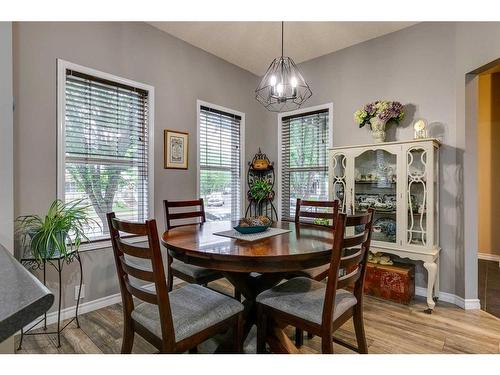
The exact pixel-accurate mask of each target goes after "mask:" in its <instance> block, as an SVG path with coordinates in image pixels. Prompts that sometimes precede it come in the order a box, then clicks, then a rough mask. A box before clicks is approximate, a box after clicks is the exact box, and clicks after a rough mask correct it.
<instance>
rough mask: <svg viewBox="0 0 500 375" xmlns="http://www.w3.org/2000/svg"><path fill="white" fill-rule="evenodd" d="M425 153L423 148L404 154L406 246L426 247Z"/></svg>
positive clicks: (426, 180)
mask: <svg viewBox="0 0 500 375" xmlns="http://www.w3.org/2000/svg"><path fill="white" fill-rule="evenodd" d="M427 159H428V155H427V151H426V150H425V149H424V148H420V147H412V148H410V149H408V151H407V153H406V162H407V168H406V170H407V178H408V187H407V189H406V190H407V196H406V199H407V205H408V225H407V230H406V236H407V238H406V241H407V243H408V244H413V245H420V246H426V245H427V241H428V238H427V208H428V207H427V202H428V189H427V182H428V175H427V171H428V168H427Z"/></svg>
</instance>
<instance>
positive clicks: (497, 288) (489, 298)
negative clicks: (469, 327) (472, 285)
mask: <svg viewBox="0 0 500 375" xmlns="http://www.w3.org/2000/svg"><path fill="white" fill-rule="evenodd" d="M477 274H478V285H479V288H478V295H479V300H480V301H481V309H483V310H484V311H487V312H489V313H490V314H493V315H495V316H496V317H498V318H500V265H499V264H498V262H497V261H492V260H483V259H479V260H478V272H477Z"/></svg>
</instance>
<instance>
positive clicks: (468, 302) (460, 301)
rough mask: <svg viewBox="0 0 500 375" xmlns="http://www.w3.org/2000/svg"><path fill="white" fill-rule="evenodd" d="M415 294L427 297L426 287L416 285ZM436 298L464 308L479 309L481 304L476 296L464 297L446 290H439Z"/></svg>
mask: <svg viewBox="0 0 500 375" xmlns="http://www.w3.org/2000/svg"><path fill="white" fill-rule="evenodd" d="M415 294H416V295H417V296H421V297H427V288H423V287H420V286H416V287H415ZM438 298H439V300H440V301H443V302H448V303H452V304H454V305H457V306H458V307H460V308H462V309H465V310H479V309H480V308H481V304H480V303H479V299H477V298H469V299H465V298H462V297H460V296H457V295H455V294H451V293H446V292H439V295H438Z"/></svg>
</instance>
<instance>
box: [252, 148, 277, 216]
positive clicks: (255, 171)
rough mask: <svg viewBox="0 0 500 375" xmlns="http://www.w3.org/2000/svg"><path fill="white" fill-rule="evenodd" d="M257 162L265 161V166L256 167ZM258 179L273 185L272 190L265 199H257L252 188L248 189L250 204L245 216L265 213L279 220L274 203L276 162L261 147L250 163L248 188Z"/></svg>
mask: <svg viewBox="0 0 500 375" xmlns="http://www.w3.org/2000/svg"><path fill="white" fill-rule="evenodd" d="M256 162H264V166H265V167H262V168H256ZM257 180H262V181H266V182H267V183H268V184H269V185H270V186H271V189H272V191H271V193H270V194H269V195H268V196H267V197H265V198H264V199H262V200H260V201H256V200H255V199H253V198H252V195H251V194H250V190H248V193H247V198H248V206H247V209H246V211H245V217H252V216H260V215H264V216H268V217H269V218H270V219H271V220H278V213H277V212H276V207H275V206H274V204H273V201H274V197H275V192H274V183H275V180H276V177H275V174H274V163H273V162H271V161H269V159H268V157H267V155H266V154H264V153H263V152H261V151H260V148H259V152H257V153H256V154H255V156H254V157H253V160H252V161H251V162H249V163H248V172H247V184H248V188H249V189H250V188H251V187H252V185H253V184H254V183H255V182H256V181H257Z"/></svg>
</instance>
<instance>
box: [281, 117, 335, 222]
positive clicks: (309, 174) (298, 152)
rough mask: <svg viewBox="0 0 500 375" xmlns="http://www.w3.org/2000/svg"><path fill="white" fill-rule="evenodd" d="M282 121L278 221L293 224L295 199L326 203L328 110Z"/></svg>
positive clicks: (286, 118)
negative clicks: (279, 209) (287, 221)
mask: <svg viewBox="0 0 500 375" xmlns="http://www.w3.org/2000/svg"><path fill="white" fill-rule="evenodd" d="M281 121H282V123H281V218H282V219H283V220H293V219H294V216H295V205H296V201H297V198H301V199H307V200H327V199H328V163H327V160H328V159H327V147H328V109H325V110H320V111H314V112H309V113H302V114H299V115H294V116H287V117H283V118H282V119H281Z"/></svg>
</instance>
